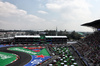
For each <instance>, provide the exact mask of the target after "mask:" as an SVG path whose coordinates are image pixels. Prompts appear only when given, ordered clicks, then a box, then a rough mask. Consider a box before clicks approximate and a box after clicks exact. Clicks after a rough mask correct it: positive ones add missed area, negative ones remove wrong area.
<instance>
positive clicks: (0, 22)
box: [0, 2, 52, 30]
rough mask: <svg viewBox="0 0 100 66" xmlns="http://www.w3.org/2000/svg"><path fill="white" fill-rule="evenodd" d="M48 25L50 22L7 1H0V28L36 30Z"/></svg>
mask: <svg viewBox="0 0 100 66" xmlns="http://www.w3.org/2000/svg"><path fill="white" fill-rule="evenodd" d="M42 13H43V11H42ZM44 13H46V12H44ZM50 25H52V24H51V23H50V22H48V21H46V20H45V19H43V18H40V17H37V16H35V15H31V14H27V12H26V11H25V10H21V9H18V8H17V7H16V6H15V5H13V4H11V3H9V2H0V29H32V30H38V29H45V27H46V28H49V27H50Z"/></svg>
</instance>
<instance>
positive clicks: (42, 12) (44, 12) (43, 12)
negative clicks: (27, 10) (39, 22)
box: [38, 10, 48, 14]
mask: <svg viewBox="0 0 100 66" xmlns="http://www.w3.org/2000/svg"><path fill="white" fill-rule="evenodd" d="M38 13H41V14H48V13H47V12H46V11H42V10H40V11H38Z"/></svg>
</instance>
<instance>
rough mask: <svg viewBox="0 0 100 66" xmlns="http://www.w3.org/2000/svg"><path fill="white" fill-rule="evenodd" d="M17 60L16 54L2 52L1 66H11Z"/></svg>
mask: <svg viewBox="0 0 100 66" xmlns="http://www.w3.org/2000/svg"><path fill="white" fill-rule="evenodd" d="M16 59H17V57H16V55H14V54H11V53H5V52H0V66H5V65H7V64H10V63H11V62H13V61H14V60H16Z"/></svg>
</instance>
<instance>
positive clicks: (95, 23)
mask: <svg viewBox="0 0 100 66" xmlns="http://www.w3.org/2000/svg"><path fill="white" fill-rule="evenodd" d="M81 26H88V27H94V28H100V19H99V20H95V21H93V22H90V23H85V24H82V25H81Z"/></svg>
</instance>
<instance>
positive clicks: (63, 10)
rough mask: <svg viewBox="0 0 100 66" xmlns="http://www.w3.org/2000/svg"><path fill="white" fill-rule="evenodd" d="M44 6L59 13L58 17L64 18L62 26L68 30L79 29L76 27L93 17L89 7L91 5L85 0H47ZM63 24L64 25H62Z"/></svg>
mask: <svg viewBox="0 0 100 66" xmlns="http://www.w3.org/2000/svg"><path fill="white" fill-rule="evenodd" d="M46 7H47V9H49V10H51V11H54V12H57V13H59V15H60V16H61V18H60V19H62V20H65V22H64V24H63V28H69V29H70V30H71V29H73V28H75V30H80V28H78V27H80V25H81V24H83V23H85V22H88V21H91V20H92V19H93V17H91V11H90V9H89V8H90V7H91V5H90V4H89V3H87V1H86V0H48V3H47V4H46ZM65 25H66V27H64V26H65ZM71 25H72V26H71ZM77 26H78V27H77ZM83 29H84V27H83ZM87 31H88V30H87ZM89 31H90V30H89Z"/></svg>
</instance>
